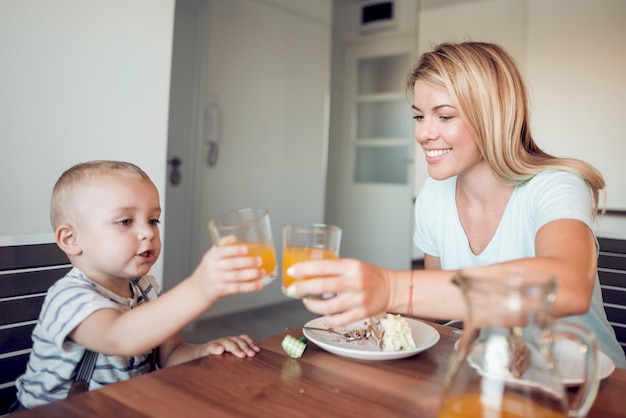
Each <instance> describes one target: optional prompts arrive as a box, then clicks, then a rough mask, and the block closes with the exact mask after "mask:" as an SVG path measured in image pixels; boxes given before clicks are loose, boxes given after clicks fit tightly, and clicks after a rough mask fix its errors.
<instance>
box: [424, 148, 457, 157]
mask: <svg viewBox="0 0 626 418" xmlns="http://www.w3.org/2000/svg"><path fill="white" fill-rule="evenodd" d="M450 151H452V148H448V149H434V150H428V151H426V156H427V157H430V158H435V157H441V156H442V155H444V154H447V153H449V152H450Z"/></svg>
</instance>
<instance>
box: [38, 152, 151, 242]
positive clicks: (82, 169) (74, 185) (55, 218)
mask: <svg viewBox="0 0 626 418" xmlns="http://www.w3.org/2000/svg"><path fill="white" fill-rule="evenodd" d="M110 173H118V174H122V175H125V176H133V177H138V178H141V179H144V180H150V177H148V175H147V174H146V173H145V172H144V171H143V170H142V169H141V168H139V167H137V166H136V165H134V164H132V163H128V162H124V161H110V160H97V161H89V162H84V163H79V164H76V165H74V166H72V167H70V168H69V169H67V170H66V171H65V172H64V173H63V174H61V177H59V179H58V180H57V182H56V184H55V185H54V188H53V189H52V198H51V200H50V222H51V223H52V228H53V229H54V230H56V228H57V227H58V226H59V225H60V224H61V223H63V222H66V221H67V218H68V217H69V216H71V213H72V205H73V202H75V199H76V198H77V197H78V196H75V195H76V194H77V193H78V192H79V190H80V186H81V185H83V184H84V183H85V182H86V181H87V180H89V179H91V178H93V177H95V176H98V175H102V174H110Z"/></svg>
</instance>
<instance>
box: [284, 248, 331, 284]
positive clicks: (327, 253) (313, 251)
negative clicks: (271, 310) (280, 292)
mask: <svg viewBox="0 0 626 418" xmlns="http://www.w3.org/2000/svg"><path fill="white" fill-rule="evenodd" d="M338 258H339V256H338V255H337V254H336V253H335V252H333V251H331V250H326V249H323V248H311V247H287V248H285V249H284V250H283V289H286V288H288V287H289V286H291V285H292V284H293V282H295V281H296V280H298V279H296V278H295V277H291V276H289V275H288V274H287V269H288V268H289V267H291V266H292V265H294V264H296V263H299V262H300V261H309V260H336V259H338ZM302 280H306V278H305V279H302Z"/></svg>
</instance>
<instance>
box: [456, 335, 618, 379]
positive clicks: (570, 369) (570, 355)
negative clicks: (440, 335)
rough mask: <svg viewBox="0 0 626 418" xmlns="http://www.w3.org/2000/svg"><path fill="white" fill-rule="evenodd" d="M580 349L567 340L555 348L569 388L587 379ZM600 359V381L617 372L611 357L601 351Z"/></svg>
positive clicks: (475, 365) (474, 353)
mask: <svg viewBox="0 0 626 418" xmlns="http://www.w3.org/2000/svg"><path fill="white" fill-rule="evenodd" d="M460 342H461V340H457V341H456V342H455V343H454V349H455V350H458V348H459V343H460ZM579 347H580V346H579V345H578V344H577V343H576V342H574V341H572V340H567V339H564V340H561V341H559V342H557V344H556V346H555V350H554V357H555V358H556V366H557V367H558V369H559V373H560V374H561V378H562V380H563V384H564V385H565V386H567V387H574V386H579V385H581V384H582V383H583V382H584V379H585V371H584V369H583V367H584V358H585V354H584V353H583V352H582V351H581V349H580V348H579ZM475 355H479V353H476V352H472V354H470V358H469V361H470V364H472V366H473V367H474V368H476V369H477V370H478V368H477V362H476V361H472V357H474V356H475ZM598 357H599V363H600V364H599V366H600V373H599V374H600V380H602V379H606V378H607V377H609V376H610V375H611V373H613V371H614V370H615V364H613V361H612V360H611V359H610V358H609V356H607V355H606V354H604V353H603V352H602V351H599V355H598Z"/></svg>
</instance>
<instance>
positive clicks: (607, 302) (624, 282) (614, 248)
mask: <svg viewBox="0 0 626 418" xmlns="http://www.w3.org/2000/svg"><path fill="white" fill-rule="evenodd" d="M598 242H599V244H600V256H599V257H598V276H599V277H600V287H601V288H602V297H603V298H604V310H605V311H606V316H607V317H608V319H609V322H610V323H611V325H612V326H613V329H614V330H615V335H616V336H617V341H619V343H620V344H621V346H622V348H623V349H624V352H626V240H622V239H612V238H598Z"/></svg>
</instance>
